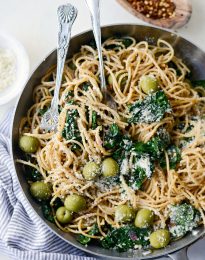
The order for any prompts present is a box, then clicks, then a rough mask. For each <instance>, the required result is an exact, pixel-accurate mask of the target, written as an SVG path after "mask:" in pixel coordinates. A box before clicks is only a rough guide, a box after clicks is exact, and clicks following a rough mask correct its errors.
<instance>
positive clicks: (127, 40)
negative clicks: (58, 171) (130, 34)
mask: <svg viewBox="0 0 205 260" xmlns="http://www.w3.org/2000/svg"><path fill="white" fill-rule="evenodd" d="M132 43H133V40H132V39H130V38H122V44H123V45H124V46H125V48H128V47H129V46H130V45H131V44H132Z"/></svg>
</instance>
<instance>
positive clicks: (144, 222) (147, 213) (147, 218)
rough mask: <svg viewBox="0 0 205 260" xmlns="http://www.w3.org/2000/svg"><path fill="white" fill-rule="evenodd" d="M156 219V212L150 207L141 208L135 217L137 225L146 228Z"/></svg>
mask: <svg viewBox="0 0 205 260" xmlns="http://www.w3.org/2000/svg"><path fill="white" fill-rule="evenodd" d="M153 220H154V213H153V211H151V210H149V209H140V210H139V211H138V212H137V215H136V218H135V226H136V227H139V228H146V227H149V226H151V225H152V223H153Z"/></svg>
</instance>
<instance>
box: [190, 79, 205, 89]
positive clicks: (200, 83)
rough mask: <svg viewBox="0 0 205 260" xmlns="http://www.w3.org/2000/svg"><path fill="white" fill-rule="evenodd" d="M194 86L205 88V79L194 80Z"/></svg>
mask: <svg viewBox="0 0 205 260" xmlns="http://www.w3.org/2000/svg"><path fill="white" fill-rule="evenodd" d="M191 83H192V86H193V87H203V88H205V80H203V79H202V80H193V81H192V82H191Z"/></svg>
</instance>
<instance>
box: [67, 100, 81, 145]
mask: <svg viewBox="0 0 205 260" xmlns="http://www.w3.org/2000/svg"><path fill="white" fill-rule="evenodd" d="M73 103H74V102H73V100H70V101H69V104H73ZM78 116H79V114H78V111H77V110H76V109H73V110H68V111H67V115H66V123H65V127H64V129H63V131H62V136H63V137H64V138H65V139H66V140H76V141H79V142H81V141H82V140H81V136H80V131H79V129H78V124H77V118H78ZM78 148H79V146H77V145H75V144H74V145H73V146H72V149H73V150H75V149H78Z"/></svg>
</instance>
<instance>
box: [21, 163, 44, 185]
mask: <svg viewBox="0 0 205 260" xmlns="http://www.w3.org/2000/svg"><path fill="white" fill-rule="evenodd" d="M25 175H26V179H27V181H32V182H35V181H41V180H42V179H43V176H42V174H41V173H40V172H39V171H38V170H36V169H35V168H33V167H31V166H26V167H25Z"/></svg>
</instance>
